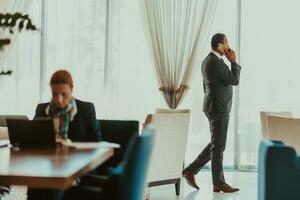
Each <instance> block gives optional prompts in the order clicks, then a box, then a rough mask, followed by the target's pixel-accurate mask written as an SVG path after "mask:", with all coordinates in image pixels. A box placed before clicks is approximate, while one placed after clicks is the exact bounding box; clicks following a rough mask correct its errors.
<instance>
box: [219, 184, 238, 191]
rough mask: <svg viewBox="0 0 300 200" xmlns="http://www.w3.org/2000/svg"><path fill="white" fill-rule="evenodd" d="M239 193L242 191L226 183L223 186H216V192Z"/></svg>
mask: <svg viewBox="0 0 300 200" xmlns="http://www.w3.org/2000/svg"><path fill="white" fill-rule="evenodd" d="M237 191H240V189H238V188H233V187H231V186H230V185H228V184H227V183H224V184H223V185H214V192H224V193H233V192H237Z"/></svg>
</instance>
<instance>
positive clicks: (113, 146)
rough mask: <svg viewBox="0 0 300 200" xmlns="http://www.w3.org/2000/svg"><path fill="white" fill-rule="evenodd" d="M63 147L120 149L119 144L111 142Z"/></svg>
mask: <svg viewBox="0 0 300 200" xmlns="http://www.w3.org/2000/svg"><path fill="white" fill-rule="evenodd" d="M63 145H64V146H68V147H74V148H76V149H95V148H99V147H109V148H120V145H119V144H116V143H110V142H68V143H64V144H63Z"/></svg>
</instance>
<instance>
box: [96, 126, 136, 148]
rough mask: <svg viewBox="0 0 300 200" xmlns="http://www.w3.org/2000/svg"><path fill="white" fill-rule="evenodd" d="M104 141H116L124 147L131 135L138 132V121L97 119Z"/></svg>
mask: <svg viewBox="0 0 300 200" xmlns="http://www.w3.org/2000/svg"><path fill="white" fill-rule="evenodd" d="M99 122H100V126H101V132H102V136H103V140H104V141H108V142H112V143H118V144H120V145H121V148H122V149H124V150H125V149H126V148H127V145H128V142H129V140H130V138H131V136H132V135H138V133H139V121H130V120H99Z"/></svg>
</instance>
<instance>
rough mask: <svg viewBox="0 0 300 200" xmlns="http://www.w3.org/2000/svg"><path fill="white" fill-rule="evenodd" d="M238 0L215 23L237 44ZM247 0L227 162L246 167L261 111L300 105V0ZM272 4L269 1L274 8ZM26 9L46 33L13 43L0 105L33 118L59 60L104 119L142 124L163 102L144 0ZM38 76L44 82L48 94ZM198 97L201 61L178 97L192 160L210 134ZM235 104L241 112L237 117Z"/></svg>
mask: <svg viewBox="0 0 300 200" xmlns="http://www.w3.org/2000/svg"><path fill="white" fill-rule="evenodd" d="M43 2H44V3H45V4H44V5H45V7H43V6H42V3H43ZM237 2H238V1H237V0H226V1H219V2H218V7H217V11H216V16H215V20H214V23H213V25H212V30H211V35H213V34H214V33H216V32H222V33H225V34H226V35H227V37H228V39H229V43H230V46H231V47H232V48H233V49H237V45H238V44H237V41H238V30H239V29H238V28H239V27H238V23H237V22H238V12H237V9H238V7H237ZM241 2H242V10H241V32H240V33H241V51H240V53H241V60H240V63H241V65H242V72H241V81H240V87H239V97H240V98H239V102H236V101H234V102H233V110H232V113H231V118H230V126H229V130H228V139H227V148H226V151H225V154H224V155H225V157H224V164H225V165H226V166H233V165H234V164H235V159H237V161H238V162H237V164H239V165H240V166H242V167H243V166H256V165H257V155H258V145H259V140H260V139H261V133H260V122H259V111H261V110H268V111H287V110H289V111H292V112H294V113H295V115H297V114H298V113H299V112H300V107H299V106H298V102H300V97H299V95H297V89H298V87H297V86H298V84H300V82H299V81H298V80H299V79H298V77H297V76H298V72H300V70H299V66H298V59H297V58H298V55H297V54H298V49H297V48H298V46H299V45H298V43H299V41H298V39H297V38H298V36H299V35H300V29H299V28H298V26H297V25H296V19H298V18H299V16H298V15H299V14H297V13H298V12H297V8H298V7H299V6H300V3H299V1H298V0H291V1H289V2H288V4H287V3H286V2H284V1H272V0H266V1H259V0H251V1H246V0H245V1H241ZM270 5H271V7H270ZM42 8H44V9H42ZM266 8H270V9H268V12H266ZM283 8H284V9H285V10H289V12H285V14H284V15H283V14H281V12H282V9H283ZM42 11H43V12H44V11H45V18H43V17H42V16H43V13H42ZM29 13H30V16H31V18H32V20H33V22H34V23H35V24H36V25H37V26H38V27H40V28H41V27H42V24H41V23H42V20H44V21H43V22H44V24H43V25H44V27H46V28H45V30H44V31H45V32H42V31H38V32H23V33H21V34H19V36H18V38H17V40H16V42H15V43H14V45H13V47H12V49H11V51H10V53H9V55H8V58H7V60H6V62H5V63H4V64H5V65H6V66H8V67H9V68H10V69H12V70H13V75H12V76H10V77H0V93H1V98H0V112H1V114H25V115H28V116H29V117H33V115H34V109H35V107H36V104H37V103H39V102H41V101H49V100H50V97H51V94H50V87H49V79H50V76H51V74H52V73H53V72H54V71H55V70H57V69H61V68H66V69H68V70H69V71H71V73H72V75H73V77H74V83H75V87H74V96H75V97H77V98H79V99H82V100H86V101H91V102H93V103H94V104H95V106H96V110H97V117H98V118H102V119H104V118H106V119H136V120H139V121H140V122H141V123H142V122H143V121H144V119H145V117H146V115H147V114H148V113H153V112H154V111H155V109H156V108H159V107H166V104H165V102H164V100H163V98H162V95H161V94H160V92H159V90H158V87H159V86H158V84H157V81H156V78H155V73H154V71H153V66H152V65H153V62H152V60H151V57H150V53H149V50H148V45H147V42H146V38H145V34H144V27H143V20H142V16H141V13H140V8H139V2H138V0H132V1H131V0H130V1H128V0H118V1H108V0H76V1H74V0H43V1H41V0H33V4H32V6H31V9H30V11H29ZM42 33H43V34H42ZM41 39H42V44H41V43H40V41H41ZM203 42H206V44H207V45H206V50H205V52H206V53H205V55H204V56H206V55H207V54H208V53H209V52H210V43H209V42H210V41H209V40H208V41H203ZM41 47H42V48H43V47H44V49H41ZM43 50H45V51H43ZM237 53H238V52H237ZM42 54H43V55H44V56H41V55H42ZM41 59H45V60H41ZM41 83H43V84H42V85H44V86H45V87H44V88H42V90H41V91H42V94H40V84H41ZM235 95H236V94H235ZM40 97H42V98H40ZM202 102H203V88H202V76H201V72H200V70H199V71H198V72H197V74H196V76H195V79H194V81H193V83H192V87H191V90H190V91H189V93H188V95H187V97H186V99H185V100H184V102H183V104H182V105H181V106H180V108H190V109H191V110H192V118H191V126H190V133H189V139H188V145H187V148H188V149H187V154H186V163H190V162H191V161H192V160H193V159H194V158H195V157H196V156H197V155H198V153H199V152H200V151H201V150H202V149H203V148H204V147H205V145H207V143H208V142H209V141H210V133H209V127H208V121H207V119H206V117H205V115H204V114H203V112H202ZM236 108H238V109H239V116H235V110H236ZM236 127H238V130H237V132H236V133H237V135H236V136H235V131H236V130H235V128H236ZM235 152H236V153H235Z"/></svg>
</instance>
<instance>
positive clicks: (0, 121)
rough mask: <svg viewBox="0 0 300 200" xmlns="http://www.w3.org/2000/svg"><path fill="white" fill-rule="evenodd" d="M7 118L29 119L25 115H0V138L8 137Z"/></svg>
mask: <svg viewBox="0 0 300 200" xmlns="http://www.w3.org/2000/svg"><path fill="white" fill-rule="evenodd" d="M7 119H27V120H28V117H27V116H25V115H0V140H3V139H4V140H7V139H8V129H7V123H6V120H7Z"/></svg>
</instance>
